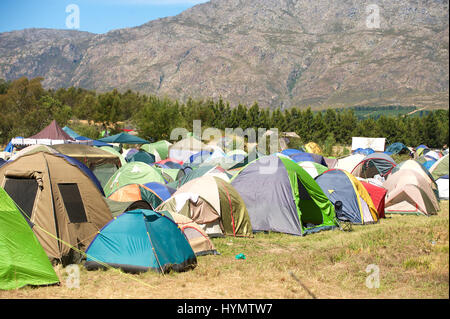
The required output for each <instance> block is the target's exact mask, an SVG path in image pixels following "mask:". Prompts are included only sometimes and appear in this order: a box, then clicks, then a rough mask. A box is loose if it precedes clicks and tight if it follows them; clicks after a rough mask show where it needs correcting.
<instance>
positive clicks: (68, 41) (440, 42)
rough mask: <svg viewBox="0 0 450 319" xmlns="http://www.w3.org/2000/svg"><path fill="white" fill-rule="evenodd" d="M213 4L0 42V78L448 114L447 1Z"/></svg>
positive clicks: (16, 35)
mask: <svg viewBox="0 0 450 319" xmlns="http://www.w3.org/2000/svg"><path fill="white" fill-rule="evenodd" d="M368 4H369V3H368V2H367V1H363V0H341V1H325V0H316V1H310V0H299V1H294V0H281V1H280V0H277V1H276V0H212V1H210V2H206V3H202V4H198V5H196V6H194V7H192V8H189V9H187V10H185V11H183V12H182V13H180V14H179V15H176V16H173V17H166V18H160V19H157V20H152V21H149V22H147V23H145V24H143V25H140V26H136V27H130V28H124V29H116V30H111V31H109V32H107V33H105V34H93V33H89V32H83V31H74V30H54V29H26V30H20V31H12V32H6V33H1V34H0V78H5V79H7V80H11V79H15V78H18V77H20V76H28V77H36V76H42V77H44V79H45V80H44V82H43V83H44V85H45V86H46V87H48V88H58V87H69V86H78V87H83V88H86V89H93V90H97V91H100V92H102V91H108V90H111V89H113V88H117V89H119V90H123V91H124V90H127V89H131V90H135V91H139V92H142V93H146V94H157V95H164V96H168V97H171V98H174V99H179V100H182V101H184V100H186V99H187V98H188V97H192V98H204V99H206V98H213V99H217V98H219V97H222V98H223V99H224V100H227V101H230V102H231V103H232V104H233V105H237V104H238V103H243V104H247V105H249V104H252V103H253V102H255V101H256V102H258V103H259V104H260V106H262V107H271V108H274V107H278V106H281V107H282V108H283V107H291V106H299V107H306V106H312V107H316V108H321V107H343V106H356V105H389V104H391V105H393V104H399V105H408V106H409V105H414V106H417V107H423V106H426V107H444V108H448V92H449V90H448V84H449V76H448V64H449V63H448V1H445V0H434V1H433V0H423V1H413V0H410V1H406V0H400V1H395V2H394V3H392V1H383V0H377V1H371V2H370V4H376V5H377V6H378V7H379V8H380V15H379V16H380V28H379V29H369V28H367V21H366V19H367V17H368V15H370V13H367V12H366V9H367V5H368Z"/></svg>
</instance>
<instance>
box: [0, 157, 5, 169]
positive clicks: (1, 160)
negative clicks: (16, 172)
mask: <svg viewBox="0 0 450 319" xmlns="http://www.w3.org/2000/svg"><path fill="white" fill-rule="evenodd" d="M5 163H6V161H5V160H4V159H3V158H0V167H2V166H3V164H5Z"/></svg>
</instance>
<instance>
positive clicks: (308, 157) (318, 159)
mask: <svg viewBox="0 0 450 319" xmlns="http://www.w3.org/2000/svg"><path fill="white" fill-rule="evenodd" d="M290 158H291V159H292V160H293V161H295V162H297V163H298V162H304V161H310V162H315V163H317V164H320V165H323V166H325V167H327V162H325V159H324V158H323V156H322V155H318V154H313V153H297V154H293V155H291V156H290Z"/></svg>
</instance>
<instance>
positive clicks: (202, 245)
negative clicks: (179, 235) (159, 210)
mask: <svg viewBox="0 0 450 319" xmlns="http://www.w3.org/2000/svg"><path fill="white" fill-rule="evenodd" d="M164 214H165V215H167V216H168V217H171V218H172V219H173V220H174V221H175V223H177V225H178V227H179V228H180V229H181V230H182V231H183V233H184V235H185V236H186V239H187V240H188V241H189V245H191V247H192V250H193V251H194V253H195V255H196V256H204V255H218V254H219V253H218V252H217V250H216V248H215V247H214V244H213V243H212V241H211V239H209V237H208V235H207V234H206V233H205V232H204V231H203V229H202V228H201V227H200V225H199V224H197V223H196V222H194V221H193V220H192V219H190V218H189V217H187V216H184V215H181V214H177V213H169V212H164Z"/></svg>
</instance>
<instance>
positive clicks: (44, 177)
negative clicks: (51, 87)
mask: <svg viewBox="0 0 450 319" xmlns="http://www.w3.org/2000/svg"><path fill="white" fill-rule="evenodd" d="M0 186H1V187H3V188H4V189H5V190H6V192H7V193H8V194H9V196H10V197H11V198H12V199H13V200H14V201H15V202H16V204H17V205H18V206H19V207H20V208H21V210H22V211H23V213H24V214H25V215H26V216H27V219H28V220H29V222H30V226H31V227H32V228H33V231H34V233H35V234H36V237H37V238H38V240H39V242H40V243H41V245H42V247H43V248H44V250H45V252H46V253H47V255H48V256H49V257H50V258H51V259H52V260H55V261H60V262H62V263H63V264H66V263H73V262H74V261H75V259H77V258H79V257H80V256H77V255H76V253H75V252H74V251H73V250H72V249H71V247H69V246H67V245H65V244H63V243H62V242H61V241H59V240H58V239H57V238H59V239H61V240H62V241H63V242H65V243H68V244H69V245H71V246H73V247H75V248H77V249H79V250H81V251H83V250H84V249H85V248H86V247H87V245H88V244H89V242H90V241H91V240H92V238H93V237H94V236H95V234H96V233H97V231H98V230H99V229H101V227H103V226H104V225H105V224H106V223H107V222H108V221H110V220H111V219H112V215H111V212H110V210H109V208H108V206H107V204H106V202H105V200H104V198H103V194H102V193H101V192H100V190H99V189H98V187H97V186H96V185H95V184H94V182H93V181H92V179H91V178H90V177H89V176H88V175H86V174H85V173H84V172H83V171H82V170H81V169H80V168H79V167H78V166H77V165H76V164H73V162H69V159H68V158H66V157H64V156H62V155H57V154H50V153H46V152H40V153H35V154H30V155H25V156H21V157H20V158H18V159H17V160H15V161H12V162H9V163H7V164H5V165H3V166H2V167H1V168H0ZM75 262H76V261H75Z"/></svg>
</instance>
